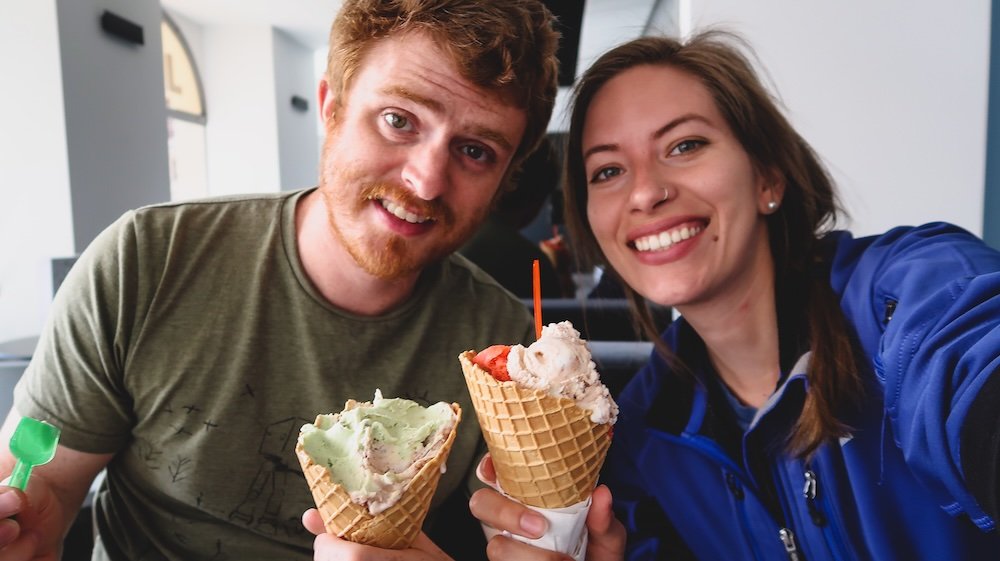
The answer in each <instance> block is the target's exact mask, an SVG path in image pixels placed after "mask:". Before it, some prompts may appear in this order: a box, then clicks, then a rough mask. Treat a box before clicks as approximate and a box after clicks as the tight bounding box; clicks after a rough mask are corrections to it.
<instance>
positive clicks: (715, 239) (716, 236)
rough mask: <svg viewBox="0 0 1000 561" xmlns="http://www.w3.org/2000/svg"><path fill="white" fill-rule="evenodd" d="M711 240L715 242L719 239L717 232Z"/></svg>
mask: <svg viewBox="0 0 1000 561" xmlns="http://www.w3.org/2000/svg"><path fill="white" fill-rule="evenodd" d="M712 241H713V242H717V241H719V235H718V234H716V235H714V236H712Z"/></svg>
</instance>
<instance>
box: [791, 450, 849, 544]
mask: <svg viewBox="0 0 1000 561" xmlns="http://www.w3.org/2000/svg"><path fill="white" fill-rule="evenodd" d="M803 477H804V478H805V485H804V486H803V487H802V495H803V496H804V497H805V499H806V506H807V507H808V509H809V517H810V518H812V521H813V523H814V524H816V525H817V526H820V527H821V528H823V537H824V538H825V539H826V547H827V549H829V550H830V553H831V554H832V555H833V557H834V558H835V559H838V560H844V561H846V560H848V559H853V558H854V557H853V556H852V555H849V554H848V553H847V550H846V548H845V545H844V542H843V541H842V540H840V539H838V538H837V537H836V535H835V534H836V528H835V526H836V524H830V519H829V516H828V514H827V513H828V512H829V511H828V508H824V506H828V505H827V503H826V501H824V500H823V498H822V495H821V490H820V486H819V476H818V475H816V472H815V471H813V470H812V469H810V468H809V466H808V464H807V465H806V469H805V473H804V474H803Z"/></svg>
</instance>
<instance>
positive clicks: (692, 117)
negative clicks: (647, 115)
mask: <svg viewBox="0 0 1000 561" xmlns="http://www.w3.org/2000/svg"><path fill="white" fill-rule="evenodd" d="M689 121H701V122H703V123H705V124H706V125H709V126H711V125H712V123H710V122H709V121H708V119H706V118H705V117H702V116H701V115H698V114H697V113H686V114H684V115H681V116H680V117H677V118H676V119H673V120H671V121H670V122H669V123H667V124H665V125H663V126H662V127H660V128H658V129H656V131H654V132H653V134H652V135H651V137H652V140H656V139H658V138H660V137H662V136H663V135H665V134H667V133H668V132H670V131H671V130H673V129H675V128H677V127H679V126H681V125H682V124H684V123H687V122H689ZM619 148H620V147H619V146H618V145H617V144H598V145H597V146H592V147H590V148H588V149H587V151H586V152H584V153H583V161H587V158H589V157H590V156H592V155H593V154H596V153H598V152H614V151H616V150H618V149H619Z"/></svg>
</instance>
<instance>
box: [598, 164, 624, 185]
mask: <svg viewBox="0 0 1000 561" xmlns="http://www.w3.org/2000/svg"><path fill="white" fill-rule="evenodd" d="M621 174H622V169H621V168H616V167H606V168H601V169H599V170H597V172H595V173H594V174H593V175H591V176H590V182H591V183H600V182H602V181H607V180H609V179H611V178H612V177H616V176H619V175H621Z"/></svg>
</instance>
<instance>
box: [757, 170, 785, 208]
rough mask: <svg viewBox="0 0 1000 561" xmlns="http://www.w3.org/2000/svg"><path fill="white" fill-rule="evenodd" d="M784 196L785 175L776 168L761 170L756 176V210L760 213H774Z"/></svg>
mask: <svg viewBox="0 0 1000 561" xmlns="http://www.w3.org/2000/svg"><path fill="white" fill-rule="evenodd" d="M784 196H785V177H784V175H783V174H782V173H781V172H779V171H778V170H777V169H774V168H771V169H768V170H765V171H763V172H761V173H760V174H759V175H758V178H757V210H758V211H759V212H760V213H761V214H774V213H775V212H776V211H777V210H778V208H779V207H781V199H782V198H784Z"/></svg>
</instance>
